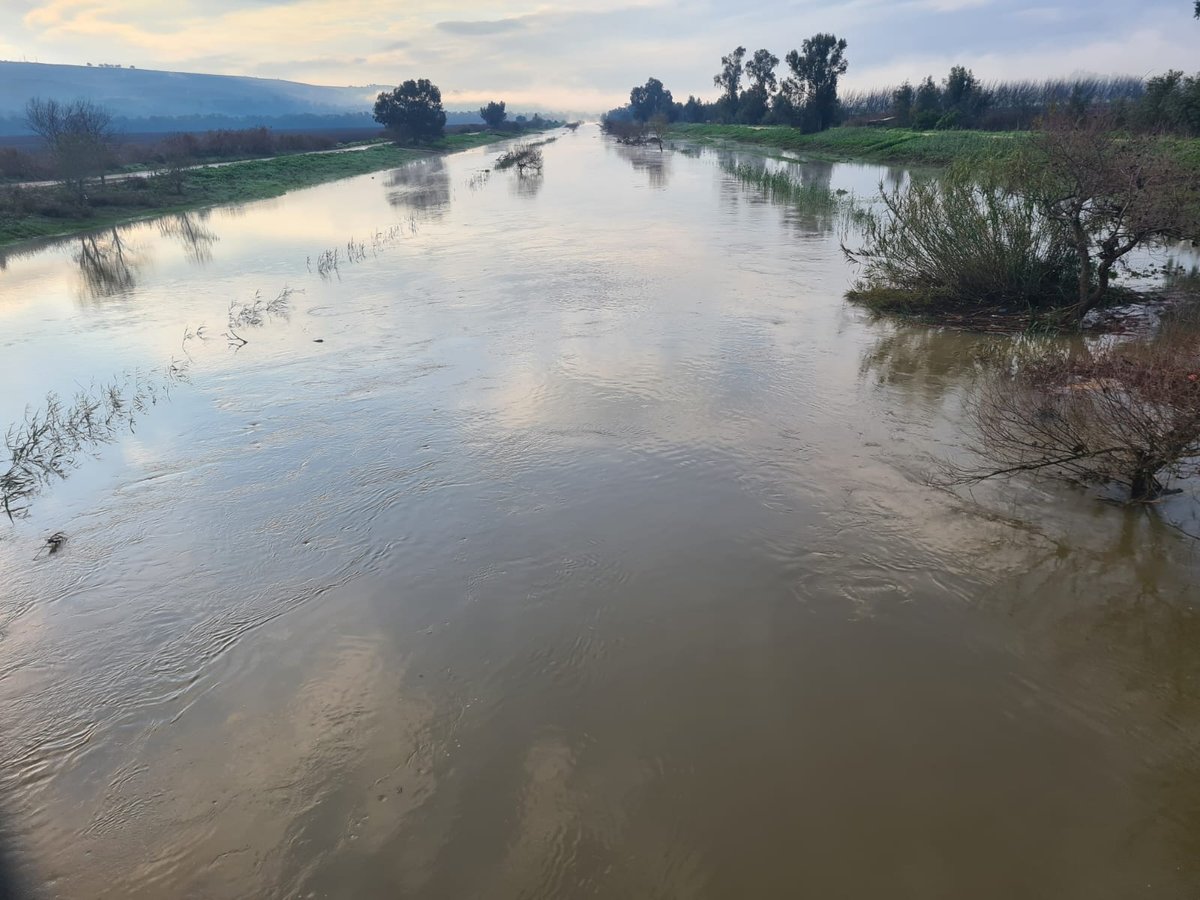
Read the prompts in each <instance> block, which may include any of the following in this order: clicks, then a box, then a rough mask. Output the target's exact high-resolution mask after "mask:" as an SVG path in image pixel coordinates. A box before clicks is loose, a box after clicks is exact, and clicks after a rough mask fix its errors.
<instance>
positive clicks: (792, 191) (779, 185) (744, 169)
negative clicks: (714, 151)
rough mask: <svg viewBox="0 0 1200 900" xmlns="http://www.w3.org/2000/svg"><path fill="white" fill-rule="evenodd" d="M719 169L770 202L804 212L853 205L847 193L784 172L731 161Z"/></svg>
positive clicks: (841, 208) (826, 210) (722, 164)
mask: <svg viewBox="0 0 1200 900" xmlns="http://www.w3.org/2000/svg"><path fill="white" fill-rule="evenodd" d="M721 169H722V170H723V171H725V172H728V173H729V174H730V175H732V176H733V177H734V178H736V179H737V180H738V181H740V182H741V183H742V184H744V185H750V186H753V187H756V188H758V189H759V190H760V191H762V193H763V194H764V195H765V196H766V197H767V198H769V199H770V200H771V202H773V203H789V204H792V205H795V206H800V207H803V208H804V209H805V210H811V211H813V212H828V213H834V212H838V211H839V210H845V209H849V208H850V207H852V206H853V205H854V197H853V196H852V195H851V194H848V193H846V192H845V191H842V192H838V191H835V190H833V189H832V188H830V187H829V185H827V184H822V183H818V182H815V181H804V180H803V179H799V178H796V177H795V176H794V175H793V174H792V173H790V172H788V171H787V170H786V169H771V168H768V167H767V166H764V165H755V164H753V163H749V162H731V161H726V162H722V163H721Z"/></svg>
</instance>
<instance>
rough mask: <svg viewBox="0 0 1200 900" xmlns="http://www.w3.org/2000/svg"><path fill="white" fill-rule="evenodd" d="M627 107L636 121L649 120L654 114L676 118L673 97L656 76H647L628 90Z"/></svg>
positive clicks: (671, 118)
mask: <svg viewBox="0 0 1200 900" xmlns="http://www.w3.org/2000/svg"><path fill="white" fill-rule="evenodd" d="M629 109H630V111H631V112H632V113H633V117H634V119H636V120H637V121H638V122H649V121H650V120H651V119H653V118H654V117H655V116H666V117H667V119H668V120H674V119H675V118H676V107H675V98H674V97H672V96H671V92H670V91H668V90H667V89H666V88H664V87H663V83H662V82H661V81H659V80H658V79H657V78H649V79H647V81H646V83H645V84H644V85H641V86H639V87H635V88H634V89H633V90H632V91H630V92H629Z"/></svg>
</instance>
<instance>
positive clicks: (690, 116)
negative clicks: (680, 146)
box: [683, 94, 704, 122]
mask: <svg viewBox="0 0 1200 900" xmlns="http://www.w3.org/2000/svg"><path fill="white" fill-rule="evenodd" d="M683 121H685V122H703V121H704V104H703V103H702V102H701V101H700V100H699V99H698V98H697V97H693V96H692V95H691V94H688V98H687V103H685V104H683Z"/></svg>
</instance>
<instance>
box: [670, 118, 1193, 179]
mask: <svg viewBox="0 0 1200 900" xmlns="http://www.w3.org/2000/svg"><path fill="white" fill-rule="evenodd" d="M670 136H671V137H675V138H686V139H688V140H694V141H700V142H704V143H712V142H717V141H737V142H738V143H742V144H756V145H758V146H760V147H766V148H770V149H774V150H790V151H793V152H795V153H803V154H806V155H808V156H812V157H817V158H822V159H846V160H851V159H861V160H870V161H872V162H883V163H904V164H907V165H917V166H920V165H927V166H944V165H949V164H950V163H952V162H955V161H957V160H961V159H971V158H978V157H988V158H992V159H996V158H999V157H1004V156H1007V155H1008V154H1009V153H1011V152H1013V151H1014V150H1015V149H1017V148H1018V147H1020V146H1021V143H1022V142H1023V141H1025V140H1028V138H1029V132H1027V131H1000V132H995V131H912V130H911V129H908V128H831V129H830V130H829V131H823V132H820V133H819V134H803V133H801V132H800V131H799V130H798V129H795V128H787V127H784V126H766V127H756V126H752V125H683V124H678V125H673V126H671V132H670ZM1163 141H1164V142H1166V143H1167V144H1168V145H1169V146H1170V147H1171V148H1172V150H1173V151H1174V152H1175V153H1176V155H1177V156H1178V157H1179V158H1180V159H1181V160H1182V161H1184V162H1187V163H1189V164H1191V165H1194V166H1195V167H1196V168H1200V140H1195V139H1193V140H1189V139H1186V138H1163Z"/></svg>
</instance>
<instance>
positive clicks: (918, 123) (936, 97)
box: [912, 76, 942, 128]
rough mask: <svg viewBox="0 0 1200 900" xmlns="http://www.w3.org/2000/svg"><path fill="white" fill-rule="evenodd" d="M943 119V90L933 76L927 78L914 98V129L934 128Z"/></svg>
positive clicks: (918, 88)
mask: <svg viewBox="0 0 1200 900" xmlns="http://www.w3.org/2000/svg"><path fill="white" fill-rule="evenodd" d="M941 117H942V89H941V88H939V87H938V86H937V82H936V81H934V80H933V76H926V78H925V80H924V81H922V82H921V84H920V85H919V86H918V87H917V93H916V96H915V97H914V98H913V114H912V126H913V128H932V127H933V126H934V125H936V124H937V122H938V119H940V118H941Z"/></svg>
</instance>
